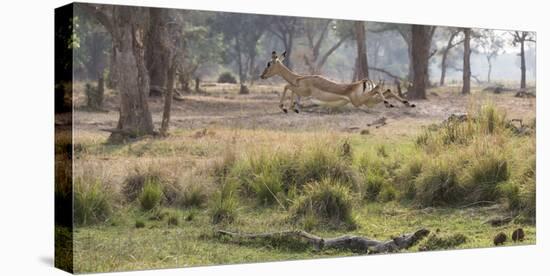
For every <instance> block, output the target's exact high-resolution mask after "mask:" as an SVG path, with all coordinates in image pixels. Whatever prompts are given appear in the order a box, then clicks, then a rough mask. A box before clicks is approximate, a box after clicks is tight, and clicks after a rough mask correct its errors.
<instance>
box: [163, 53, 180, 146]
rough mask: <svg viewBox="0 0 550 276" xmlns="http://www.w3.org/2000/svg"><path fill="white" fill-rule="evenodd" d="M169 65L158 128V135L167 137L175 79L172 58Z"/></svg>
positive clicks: (174, 65)
mask: <svg viewBox="0 0 550 276" xmlns="http://www.w3.org/2000/svg"><path fill="white" fill-rule="evenodd" d="M170 63H171V64H170V65H169V66H168V72H167V76H166V94H165V95H164V111H163V112H162V123H161V126H160V134H161V135H162V136H167V135H168V128H169V124H170V110H171V109H172V96H173V94H174V93H173V92H174V79H175V77H176V67H177V66H176V60H175V58H172V60H171V62H170Z"/></svg>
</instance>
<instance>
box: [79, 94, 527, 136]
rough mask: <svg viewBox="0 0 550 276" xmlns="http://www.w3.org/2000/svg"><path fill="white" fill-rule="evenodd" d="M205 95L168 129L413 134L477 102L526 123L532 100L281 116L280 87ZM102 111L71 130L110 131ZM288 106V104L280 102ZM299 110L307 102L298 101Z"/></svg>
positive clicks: (187, 103)
mask: <svg viewBox="0 0 550 276" xmlns="http://www.w3.org/2000/svg"><path fill="white" fill-rule="evenodd" d="M82 87H83V84H81V85H76V90H75V98H76V101H77V105H79V104H80V105H81V104H83V103H84V93H83V91H82ZM204 89H205V90H206V93H203V94H189V95H186V96H185V99H184V100H183V101H174V102H173V109H172V121H171V127H172V128H173V129H185V130H192V129H202V128H209V127H226V128H236V129H266V130H280V131H290V132H292V131H308V132H309V131H313V132H315V131H318V130H323V131H335V132H360V131H361V130H363V129H369V131H370V132H371V133H375V134H380V135H382V136H386V135H402V134H408V133H411V132H415V131H417V130H418V129H420V128H419V127H420V126H423V125H428V124H431V123H438V122H441V121H443V120H445V119H446V118H448V116H449V115H450V114H453V113H462V112H467V111H468V110H469V109H470V108H472V107H473V106H475V105H476V103H478V102H484V101H490V102H493V103H494V104H495V105H496V106H498V107H500V108H503V109H505V110H506V112H507V114H508V117H509V118H517V119H524V120H527V119H531V118H534V117H535V99H525V98H516V97H514V93H512V92H508V93H502V94H499V95H497V94H493V93H491V92H481V88H474V89H473V90H474V91H473V93H472V95H470V96H463V95H460V92H459V91H460V87H442V88H434V89H431V90H430V91H429V92H428V99H427V100H421V101H415V102H414V103H415V104H416V105H417V107H415V108H408V107H404V106H402V105H401V104H399V103H397V102H396V103H394V104H395V105H396V106H397V107H396V108H391V109H388V108H385V107H384V105H382V104H380V105H378V106H376V107H374V108H368V109H367V108H366V107H363V108H364V109H365V110H366V111H364V110H358V109H357V108H354V107H353V106H351V105H347V106H345V107H342V108H338V109H329V108H326V107H313V108H303V109H302V112H300V113H299V114H296V113H294V112H292V111H289V113H288V114H285V113H283V112H282V111H281V110H280V109H279V107H278V106H279V98H280V96H279V95H280V92H281V91H282V86H280V85H279V86H267V85H256V86H253V87H252V88H251V93H250V94H249V95H238V94H237V91H238V87H237V86H236V85H227V84H224V85H219V84H209V85H208V86H207V87H205V88H204ZM106 99H107V100H106V103H105V107H106V110H108V111H109V112H88V111H85V110H83V109H79V108H77V109H76V112H75V116H74V123H75V126H76V130H77V132H78V131H85V132H97V131H99V129H101V128H114V127H115V126H116V122H117V120H118V111H117V106H118V99H117V97H116V96H115V95H114V94H113V91H108V94H107V95H106ZM149 103H150V106H149V107H150V110H151V113H152V114H153V120H154V122H155V123H156V124H160V121H161V117H162V105H163V100H162V98H151V99H150V102H149ZM286 103H287V105H288V101H287V102H286ZM302 104H303V105H304V106H309V105H311V101H310V100H308V99H303V100H302ZM382 117H385V118H386V119H387V125H386V126H383V127H380V128H375V127H368V124H369V123H372V122H373V121H375V120H377V119H380V118H382Z"/></svg>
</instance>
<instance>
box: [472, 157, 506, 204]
mask: <svg viewBox="0 0 550 276" xmlns="http://www.w3.org/2000/svg"><path fill="white" fill-rule="evenodd" d="M486 147H487V146H486ZM471 159H472V160H471V162H470V163H469V164H468V165H467V166H466V168H465V170H464V177H463V178H464V180H463V183H464V187H465V188H466V190H467V193H468V195H467V199H468V200H469V201H470V202H477V201H496V200H497V199H498V198H499V197H500V193H499V189H498V184H499V183H501V182H504V181H506V180H508V178H509V177H510V172H509V169H508V161H507V160H506V158H505V157H504V156H503V155H502V154H501V153H498V152H497V151H496V150H494V149H489V148H486V149H483V150H482V151H480V152H476V153H474V154H472V155H471Z"/></svg>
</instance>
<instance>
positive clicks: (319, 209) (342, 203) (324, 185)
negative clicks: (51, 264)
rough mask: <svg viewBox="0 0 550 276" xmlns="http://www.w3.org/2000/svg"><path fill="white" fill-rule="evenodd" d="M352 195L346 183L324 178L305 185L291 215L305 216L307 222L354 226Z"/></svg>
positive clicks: (333, 225)
mask: <svg viewBox="0 0 550 276" xmlns="http://www.w3.org/2000/svg"><path fill="white" fill-rule="evenodd" d="M352 209H353V208H352V196H351V192H350V190H349V188H348V187H347V186H346V185H343V184H341V183H339V182H338V181H336V180H332V179H328V178H325V179H323V180H321V181H320V182H314V183H312V184H308V185H306V187H305V189H304V194H303V195H302V196H300V197H299V198H298V199H297V200H296V202H295V204H294V205H293V206H292V208H291V214H292V217H293V218H294V219H296V220H300V219H302V218H306V219H307V220H306V221H308V222H307V224H310V225H312V224H314V223H313V222H312V220H313V219H314V218H316V219H317V221H318V222H319V223H318V224H317V225H321V224H323V225H327V226H329V227H332V228H340V227H343V226H344V227H347V228H355V227H356V223H355V220H354V218H353V216H352Z"/></svg>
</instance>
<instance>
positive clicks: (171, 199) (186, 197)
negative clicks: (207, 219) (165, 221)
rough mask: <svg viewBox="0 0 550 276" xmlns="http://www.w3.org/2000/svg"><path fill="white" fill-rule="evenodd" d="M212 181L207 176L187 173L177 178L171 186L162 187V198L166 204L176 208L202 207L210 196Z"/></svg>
mask: <svg viewBox="0 0 550 276" xmlns="http://www.w3.org/2000/svg"><path fill="white" fill-rule="evenodd" d="M212 186H213V180H212V178H211V177H209V176H207V175H198V174H196V173H188V174H185V175H184V176H182V177H181V178H178V179H177V180H176V181H175V183H173V184H172V185H165V186H164V196H165V199H166V201H167V203H168V204H171V205H175V206H177V207H183V208H188V207H199V208H200V207H204V206H205V205H206V203H207V202H208V199H209V197H210V196H211V194H212V190H213V188H212Z"/></svg>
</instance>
